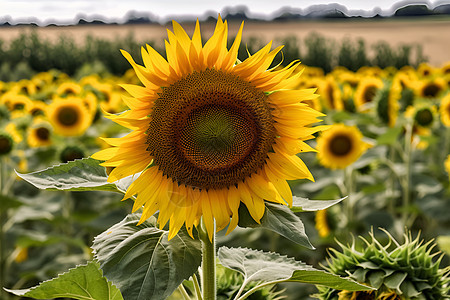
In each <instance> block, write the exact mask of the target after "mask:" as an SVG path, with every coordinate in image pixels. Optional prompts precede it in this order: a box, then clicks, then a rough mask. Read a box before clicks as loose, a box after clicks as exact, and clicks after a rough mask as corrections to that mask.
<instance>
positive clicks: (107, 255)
mask: <svg viewBox="0 0 450 300" xmlns="http://www.w3.org/2000/svg"><path fill="white" fill-rule="evenodd" d="M138 220H139V216H137V215H129V216H127V217H126V218H125V219H124V220H123V221H121V222H120V223H118V224H116V225H114V226H112V227H111V228H109V229H108V230H106V231H105V232H103V233H102V234H100V235H99V236H97V237H96V238H95V240H94V245H93V246H92V248H93V249H94V252H95V258H96V259H97V260H98V261H99V262H100V266H101V268H102V270H103V272H104V274H105V277H106V278H108V279H109V280H111V281H112V282H113V283H114V284H115V285H116V286H117V287H118V288H119V289H120V291H121V292H122V295H123V297H124V299H125V300H128V299H129V300H144V299H145V300H148V299H158V300H159V299H165V298H167V297H168V296H170V295H171V294H172V292H173V291H174V290H175V289H176V288H177V287H178V286H179V285H180V284H181V283H182V282H183V280H185V279H188V278H189V277H190V276H191V275H192V274H194V272H196V271H197V270H198V267H199V266H200V264H201V250H200V249H201V245H200V241H199V240H198V239H192V238H191V237H190V236H189V235H188V234H187V232H186V230H185V229H184V228H182V229H181V230H180V231H179V233H178V234H177V235H176V236H175V237H174V238H172V239H171V240H170V241H168V240H167V237H168V231H165V230H160V229H158V228H157V227H156V219H155V218H154V217H151V218H150V219H149V220H147V221H145V222H144V223H142V224H141V225H139V226H136V224H137V222H138Z"/></svg>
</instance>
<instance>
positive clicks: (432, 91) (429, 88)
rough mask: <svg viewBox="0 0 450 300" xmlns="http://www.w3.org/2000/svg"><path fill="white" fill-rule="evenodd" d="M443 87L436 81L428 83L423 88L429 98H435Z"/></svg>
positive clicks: (424, 93)
mask: <svg viewBox="0 0 450 300" xmlns="http://www.w3.org/2000/svg"><path fill="white" fill-rule="evenodd" d="M440 90H441V88H440V87H439V86H438V85H437V84H435V83H429V84H427V85H426V86H425V87H424V89H423V95H424V96H425V97H429V98H435V97H436V96H437V94H439V92H440Z"/></svg>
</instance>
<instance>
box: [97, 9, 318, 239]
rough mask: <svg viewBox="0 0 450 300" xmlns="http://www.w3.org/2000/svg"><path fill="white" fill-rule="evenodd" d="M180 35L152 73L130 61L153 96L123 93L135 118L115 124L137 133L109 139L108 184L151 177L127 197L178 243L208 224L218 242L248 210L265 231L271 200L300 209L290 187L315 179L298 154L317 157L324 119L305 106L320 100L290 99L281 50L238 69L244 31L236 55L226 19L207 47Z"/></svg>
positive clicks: (153, 61)
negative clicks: (182, 233) (279, 64)
mask: <svg viewBox="0 0 450 300" xmlns="http://www.w3.org/2000/svg"><path fill="white" fill-rule="evenodd" d="M173 29H174V32H173V33H172V32H171V31H170V30H168V36H169V40H168V41H165V46H166V54H167V61H166V60H165V59H164V58H163V57H162V56H161V55H160V54H158V53H157V52H156V51H155V50H154V49H153V48H151V47H150V46H148V45H147V48H146V49H144V48H142V58H143V62H144V66H141V65H137V64H136V63H135V62H134V60H133V58H132V57H131V56H130V55H129V54H128V53H127V52H125V51H123V52H122V53H123V55H124V56H125V58H126V59H127V60H128V61H129V62H130V64H131V65H132V66H133V68H134V70H135V71H136V74H137V76H138V77H139V79H140V80H141V81H142V83H143V84H144V87H141V86H134V85H128V84H123V85H122V87H123V88H124V89H125V90H126V91H127V92H128V93H130V94H131V96H132V97H125V96H124V97H123V100H124V101H125V103H126V104H127V106H128V107H129V108H130V110H128V111H126V112H124V113H122V114H121V115H118V116H116V115H109V118H111V119H112V120H113V121H115V122H116V123H118V124H121V125H123V126H125V127H128V128H130V129H132V130H134V131H133V132H131V133H130V134H128V135H127V136H125V137H122V138H110V139H105V140H106V141H107V142H108V143H109V144H110V145H112V146H113V147H111V148H109V149H105V150H101V151H99V152H97V153H96V154H94V155H93V158H95V159H99V160H106V162H104V163H102V165H103V166H105V167H115V168H114V170H113V171H112V172H111V173H110V174H109V178H108V181H109V182H114V181H116V180H118V179H121V178H124V177H126V176H129V175H133V174H136V173H139V172H142V173H141V174H140V175H139V177H138V178H137V179H136V180H135V181H134V182H133V183H132V184H131V185H130V187H129V188H128V190H127V192H126V194H125V196H124V199H126V198H129V197H131V196H133V195H135V194H137V197H136V200H135V202H134V206H133V211H136V210H138V209H139V208H141V207H142V206H144V208H143V213H142V216H141V220H140V222H143V221H144V220H146V219H147V218H148V217H150V216H151V215H153V214H154V213H155V212H156V211H158V210H159V216H158V223H159V226H161V228H162V227H164V226H165V225H166V224H167V222H169V224H170V226H169V238H170V239H171V238H173V237H174V236H175V235H176V234H177V232H178V230H179V229H180V228H181V226H183V224H185V226H186V228H187V230H188V232H189V233H190V234H191V236H192V229H193V226H196V225H198V223H199V221H200V218H201V217H202V218H203V222H204V224H205V227H206V230H207V232H208V235H209V237H210V239H211V238H212V234H213V233H214V223H216V231H219V230H222V229H224V228H225V227H227V226H228V231H227V232H231V231H232V230H233V229H234V228H235V227H236V225H237V222H238V208H239V205H240V202H241V201H242V202H243V203H244V204H245V205H246V206H247V208H248V210H249V212H250V214H251V216H252V217H253V218H254V219H255V221H257V222H259V221H260V219H261V217H262V216H263V214H264V211H265V205H264V200H267V201H272V202H276V203H281V204H289V205H291V204H292V193H291V190H290V188H289V185H288V184H287V182H286V179H289V180H290V179H300V178H306V179H310V180H313V177H312V175H311V173H310V172H309V170H308V168H307V167H306V165H305V164H304V163H303V161H302V160H301V159H300V158H299V157H298V156H296V154H297V153H298V152H306V151H314V149H312V148H311V147H310V146H308V145H307V144H306V143H305V142H304V140H307V139H311V138H313V136H312V134H313V133H315V132H318V131H320V130H323V128H324V126H316V127H311V124H313V123H316V122H317V121H318V119H317V117H320V116H323V114H322V113H320V112H317V111H315V110H313V109H312V108H310V107H308V106H307V105H305V104H303V103H301V101H302V100H310V99H313V98H315V97H317V95H315V94H314V91H313V90H290V89H291V88H293V87H295V86H298V84H299V77H300V74H301V73H295V74H294V71H295V69H296V67H297V66H298V62H292V63H291V64H289V65H288V66H286V67H285V68H281V69H270V70H267V69H268V67H269V66H270V65H271V63H272V61H273V59H274V57H275V55H276V54H277V53H278V52H279V51H280V50H281V48H282V47H278V48H276V49H274V50H272V51H271V50H270V48H271V43H269V44H268V45H266V46H265V47H263V48H262V49H261V50H259V51H258V52H256V53H255V54H253V55H250V56H249V57H248V58H247V59H246V60H244V61H243V62H241V63H238V64H236V61H237V53H238V48H239V44H240V41H241V36H242V29H243V24H242V25H241V26H240V28H239V31H238V33H237V36H236V38H235V40H234V42H233V44H232V46H231V48H230V49H229V50H228V49H227V47H226V45H227V32H228V25H227V22H226V21H225V22H223V21H222V19H221V18H220V16H219V18H218V20H217V24H216V27H215V30H214V33H213V35H212V37H211V38H210V39H209V40H208V41H207V42H206V43H205V44H204V45H203V44H202V41H201V34H200V26H199V23H198V21H197V23H196V26H195V30H194V34H193V37H192V39H191V38H190V37H189V36H188V35H187V34H186V32H185V31H184V29H183V28H182V27H181V26H180V25H179V24H178V23H177V22H175V21H174V22H173ZM230 219H231V220H230Z"/></svg>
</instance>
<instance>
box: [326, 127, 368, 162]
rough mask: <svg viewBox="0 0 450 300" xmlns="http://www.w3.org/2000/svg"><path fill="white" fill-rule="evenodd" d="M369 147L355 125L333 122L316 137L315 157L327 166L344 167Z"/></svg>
mask: <svg viewBox="0 0 450 300" xmlns="http://www.w3.org/2000/svg"><path fill="white" fill-rule="evenodd" d="M370 147H371V145H370V144H368V143H366V142H364V141H363V135H362V133H361V131H359V129H358V128H357V127H356V126H347V125H344V124H335V125H333V126H332V127H331V128H330V129H328V130H326V131H325V132H323V133H322V134H321V136H320V137H319V138H318V139H317V151H318V154H317V157H318V159H319V161H320V163H321V164H322V165H323V166H325V167H327V168H330V169H344V168H345V167H347V166H349V165H351V164H352V163H354V162H355V161H356V160H358V158H359V157H360V156H361V155H362V154H363V153H364V152H365V151H366V150H367V149H368V148H370Z"/></svg>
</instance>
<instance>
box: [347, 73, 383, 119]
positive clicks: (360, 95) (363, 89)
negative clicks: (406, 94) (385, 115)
mask: <svg viewBox="0 0 450 300" xmlns="http://www.w3.org/2000/svg"><path fill="white" fill-rule="evenodd" d="M382 87H383V81H382V80H381V79H379V78H376V77H364V78H362V79H361V81H360V82H359V84H358V87H357V88H356V91H355V95H354V103H355V106H356V108H357V109H358V110H359V111H366V110H367V108H368V107H367V104H368V103H372V102H373V100H374V99H375V95H376V94H377V92H378V90H380V89H381V88H382Z"/></svg>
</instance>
